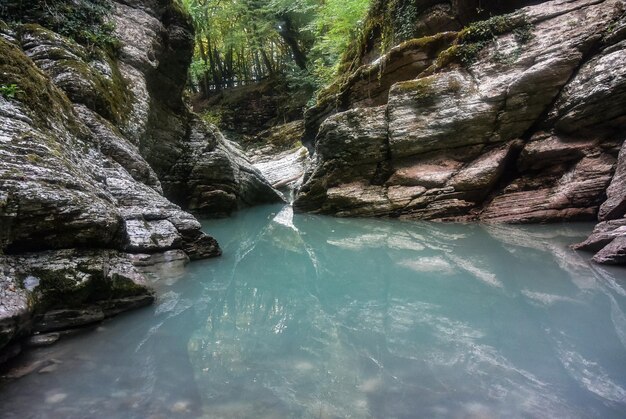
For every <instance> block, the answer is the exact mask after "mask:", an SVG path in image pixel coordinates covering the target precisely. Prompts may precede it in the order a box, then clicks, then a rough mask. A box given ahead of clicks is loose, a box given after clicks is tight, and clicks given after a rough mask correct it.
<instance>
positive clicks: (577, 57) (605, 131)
mask: <svg viewBox="0 0 626 419" xmlns="http://www.w3.org/2000/svg"><path fill="white" fill-rule="evenodd" d="M534 3H537V2H534ZM625 10H626V5H625V2H624V1H623V0H574V1H566V0H555V1H546V2H541V3H540V4H537V5H531V6H527V7H525V8H522V9H519V10H518V11H515V12H513V13H511V14H508V15H502V16H495V17H492V18H491V19H489V20H488V21H483V22H476V23H473V24H471V25H470V26H468V27H467V28H465V29H462V30H461V31H459V32H452V33H449V32H446V33H440V34H436V35H434V36H431V37H426V38H420V39H415V40H411V41H408V42H405V43H404V44H401V45H399V46H398V47H396V48H394V49H392V50H391V51H389V52H388V53H387V54H386V55H384V56H383V57H381V58H379V59H378V60H377V61H375V62H374V63H372V64H365V65H364V66H361V67H360V68H359V69H357V70H356V71H355V72H354V73H353V74H352V75H350V76H349V77H348V79H347V80H348V82H347V83H345V84H343V85H342V86H341V89H340V90H339V92H338V93H337V95H336V98H337V100H338V103H342V105H341V106H339V107H338V108H337V109H330V108H328V107H326V108H323V109H322V107H320V106H319V105H318V107H317V108H314V109H312V110H310V111H309V112H308V113H307V118H308V120H307V127H308V128H310V127H315V126H316V124H317V123H318V122H319V121H320V120H321V121H323V122H322V123H321V126H320V128H319V130H318V132H317V134H316V137H315V141H314V147H315V151H316V156H317V157H316V159H317V160H316V163H315V164H314V165H313V167H311V168H310V170H309V172H308V174H307V176H306V178H305V183H304V185H303V186H302V188H301V190H300V192H299V194H298V196H297V199H296V201H295V204H294V205H295V208H296V209H297V210H300V211H311V212H318V213H326V214H334V215H339V216H392V217H401V218H411V219H434V220H482V221H486V222H508V223H530V222H551V221H574V220H594V219H596V217H597V216H598V214H600V215H599V217H600V220H601V221H603V222H604V223H603V224H601V225H600V226H599V227H598V232H597V234H596V235H595V236H596V237H595V239H594V238H592V239H591V241H590V242H588V243H585V244H584V245H583V247H582V248H585V249H590V250H595V251H598V250H600V249H604V250H603V251H602V252H601V253H599V254H598V255H597V256H596V259H595V260H597V261H599V262H605V263H623V262H625V261H626V258H625V255H626V252H625V251H624V246H623V245H622V243H621V240H622V239H619V240H616V239H615V237H616V236H621V234H623V232H622V231H621V230H622V229H621V227H622V226H624V225H625V224H624V223H622V221H621V220H622V219H623V217H624V215H625V212H626V205H624V203H623V200H624V195H625V193H626V190H625V189H624V187H623V182H624V181H623V173H622V172H623V170H624V168H623V167H622V166H623V164H622V163H623V162H622V160H623V159H624V158H626V155H624V153H621V154H620V153H619V151H620V147H621V146H622V143H623V142H624V139H625V138H624V132H625V130H624V128H625V127H626V106H625V105H626V60H624V57H625V56H626V12H625ZM398 62H400V63H404V64H402V66H399V65H397V63H398ZM408 66H411V68H412V70H411V72H406V70H403V71H404V72H405V74H406V75H410V77H409V78H407V79H405V80H402V81H399V80H396V79H394V78H393V74H392V73H395V74H396V75H398V74H399V72H398V71H396V70H394V71H392V72H391V73H390V70H389V69H395V68H397V67H402V68H405V69H406V68H407V67H408ZM362 74H379V76H378V79H377V80H373V78H371V79H370V80H373V81H370V82H369V83H365V82H363V80H364V78H363V77H361V75H362ZM413 74H415V76H413ZM401 78H404V76H402V77H401ZM353 79H357V80H360V82H358V83H354V82H352V81H351V80H353ZM377 89H378V91H379V93H377V94H376V95H374V96H373V97H374V98H376V100H370V99H368V100H363V99H361V98H363V97H367V95H368V93H369V92H370V90H377ZM324 100H327V99H324V98H322V101H324ZM320 105H323V103H321V104H320ZM320 109H322V110H320ZM342 110H343V112H339V113H336V112H337V111H342ZM333 113H334V114H333ZM328 115H331V116H328ZM316 121H317V122H316ZM618 155H619V156H618ZM618 161H619V163H618ZM616 168H617V174H616V175H615V176H614V173H615V171H616ZM609 185H610V186H609ZM607 188H608V192H607ZM607 195H608V200H606V197H607ZM603 202H604V203H603ZM610 220H619V221H610ZM618 238H619V237H618Z"/></svg>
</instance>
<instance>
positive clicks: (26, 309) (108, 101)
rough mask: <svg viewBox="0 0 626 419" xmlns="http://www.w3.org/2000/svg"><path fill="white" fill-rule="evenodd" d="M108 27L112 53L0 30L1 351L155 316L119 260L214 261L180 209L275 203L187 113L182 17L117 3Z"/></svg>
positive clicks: (163, 1)
mask: <svg viewBox="0 0 626 419" xmlns="http://www.w3.org/2000/svg"><path fill="white" fill-rule="evenodd" d="M10 6H11V5H10ZM11 7H13V6H11ZM77 7H78V6H77ZM109 18H110V19H111V21H112V22H113V23H114V24H115V33H114V36H115V38H116V40H117V41H119V50H118V51H109V50H107V49H105V48H99V47H96V46H93V45H90V46H85V45H80V44H79V43H77V42H75V41H74V40H72V39H69V38H67V37H64V36H61V35H59V34H58V33H55V32H53V31H51V30H49V29H46V28H44V27H42V26H40V25H38V24H37V23H34V22H30V23H12V24H10V25H6V24H4V23H2V25H0V83H2V84H3V85H4V84H6V85H15V86H16V92H15V94H13V95H0V156H1V157H0V254H2V256H1V257H0V274H1V277H0V293H1V295H0V296H1V298H0V350H1V349H2V348H3V347H6V345H8V344H9V343H10V342H12V341H15V340H16V339H20V338H22V337H25V336H26V335H28V334H29V333H30V332H31V331H33V330H41V331H47V330H57V329H64V328H67V327H78V326H80V325H84V324H86V323H91V322H95V321H98V320H101V319H102V318H104V317H108V316H110V315H114V314H117V313H119V312H122V311H125V310H129V309H133V308H137V307H141V306H143V305H146V304H149V303H151V302H152V300H153V296H152V293H151V292H150V291H149V289H148V287H147V286H146V283H145V277H144V274H143V273H142V272H141V271H140V270H139V269H138V267H136V266H135V265H134V264H133V263H132V261H131V257H130V256H129V254H137V255H143V256H138V258H136V260H137V261H138V265H142V264H143V265H147V264H151V263H159V262H162V261H165V260H166V259H168V258H171V257H172V256H171V255H173V254H175V255H176V258H177V259H178V260H184V261H187V260H190V259H201V258H208V257H214V256H219V255H220V254H221V250H220V248H219V245H218V243H217V242H216V241H215V239H213V238H212V237H210V236H208V235H206V234H204V233H203V232H202V230H201V225H200V223H199V222H198V221H197V220H196V218H195V217H194V216H193V215H191V214H190V213H188V212H186V211H185V209H187V210H188V209H192V210H196V211H198V212H203V213H204V214H206V215H226V214H229V213H230V212H231V211H233V210H235V209H238V208H240V207H243V206H247V205H254V204H257V203H264V202H279V201H280V200H281V197H280V195H279V194H278V192H276V191H275V190H274V189H273V188H272V187H271V186H270V185H269V183H268V182H267V181H266V180H265V179H264V178H263V177H262V175H261V174H260V173H259V172H258V171H257V170H256V169H254V168H253V167H252V165H251V164H250V162H249V161H248V160H247V159H246V158H245V157H244V156H243V155H242V154H241V153H240V152H239V151H238V150H236V149H235V148H234V147H230V146H229V145H228V142H227V141H226V140H225V139H224V138H223V136H221V134H220V133H219V132H218V131H217V130H216V129H215V128H214V127H212V126H208V125H205V124H204V123H202V122H200V121H199V120H198V119H197V118H196V117H195V116H194V115H193V114H192V113H191V112H190V111H189V109H188V108H187V106H186V105H185V103H184V102H183V99H182V92H183V89H184V86H185V82H186V78H187V69H188V66H189V63H190V60H191V55H192V48H193V36H192V28H191V24H190V22H189V20H188V17H187V16H185V15H184V14H183V13H182V12H181V11H180V10H179V9H178V7H177V6H176V5H175V4H174V3H173V2H171V1H169V0H159V1H155V2H149V3H145V2H135V1H124V2H113V8H112V9H111V13H110V16H109ZM16 20H18V19H16ZM181 185H184V188H183V187H181ZM181 192H182V193H181ZM183 208H184V209H183ZM33 252H38V253H33ZM164 252H165V253H166V254H168V255H170V256H157V255H161V254H163V253H164ZM153 255H154V256H153ZM59 310H60V311H59ZM67 310H73V311H71V312H68V311H67ZM72 313H73V314H72ZM81 313H82V314H81ZM11 350H12V351H13V352H15V351H14V350H13V349H11Z"/></svg>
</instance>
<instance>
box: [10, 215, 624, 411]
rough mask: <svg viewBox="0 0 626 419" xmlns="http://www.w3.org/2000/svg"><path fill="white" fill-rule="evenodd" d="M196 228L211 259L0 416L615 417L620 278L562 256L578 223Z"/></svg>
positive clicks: (66, 357) (290, 220) (581, 258)
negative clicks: (206, 237)
mask: <svg viewBox="0 0 626 419" xmlns="http://www.w3.org/2000/svg"><path fill="white" fill-rule="evenodd" d="M205 227H206V228H207V230H208V231H211V232H212V233H213V234H214V235H215V236H216V237H217V238H218V239H219V240H220V243H221V244H222V247H223V249H224V251H225V252H224V256H223V257H222V258H220V259H217V260H212V261H205V262H197V263H193V264H190V265H189V266H188V267H187V269H186V271H185V274H184V276H183V278H181V279H180V280H179V281H177V282H172V283H168V282H167V281H165V285H164V286H163V287H162V289H160V290H159V293H160V297H159V301H158V304H157V305H156V306H155V307H154V308H153V309H149V310H146V311H143V312H140V313H135V314H133V315H130V316H126V317H125V318H123V319H120V320H119V321H118V320H116V321H114V322H112V323H110V324H109V325H106V330H104V331H102V332H101V333H98V334H96V335H88V336H85V337H81V338H79V339H77V340H74V341H72V342H68V343H62V344H61V345H60V346H57V347H56V348H57V349H55V350H60V349H63V350H64V351H66V352H65V353H61V354H57V355H54V358H55V359H58V360H59V361H60V362H61V363H60V364H59V368H58V369H56V370H54V371H53V372H50V373H46V374H32V375H29V376H27V377H25V378H24V379H22V380H20V381H17V382H14V383H12V384H11V386H10V387H9V388H6V389H5V390H4V391H3V393H2V394H1V396H3V397H0V399H2V400H3V401H2V402H0V408H1V409H3V410H2V411H3V413H5V415H6V412H9V416H8V417H24V416H28V415H31V414H33V413H35V414H36V413H41V412H44V411H45V412H50V411H53V412H57V413H58V412H60V413H58V414H61V413H62V414H63V415H64V417H80V415H79V414H78V413H76V412H83V411H94V410H93V409H96V408H97V411H98V412H106V416H107V417H129V416H130V417H150V416H151V415H152V417H209V418H283V417H285V418H292V417H294V418H295V417H297V418H320V417H321V418H349V417H354V418H366V417H375V418H388V417H395V418H413V417H444V418H448V417H452V418H455V417H546V416H548V417H602V418H611V417H621V416H623V412H624V411H625V409H626V391H625V390H624V389H625V388H626V314H625V308H626V289H625V288H626V285H625V284H626V272H625V271H624V270H620V269H607V268H598V267H596V266H592V265H590V264H589V263H588V261H587V255H584V254H579V253H576V252H574V251H572V250H570V249H569V248H568V245H569V244H571V243H573V242H576V241H577V240H579V239H580V238H581V237H583V236H584V235H585V234H587V233H588V232H589V230H590V228H591V226H587V225H569V226H534V227H517V226H516V227H511V226H481V225H441V224H430V223H411V222H399V221H386V220H346V219H333V218H326V217H319V216H312V215H296V216H294V215H293V213H292V212H291V209H290V208H289V207H285V208H280V207H264V208H257V209H254V210H249V211H245V212H242V213H240V214H239V215H238V216H237V217H235V218H233V219H231V220H228V221H224V220H220V221H210V222H207V223H206V225H205ZM170 272H172V271H171V269H170ZM175 272H176V273H175V275H174V276H176V275H179V271H177V270H176V271H175ZM100 339H104V340H105V342H104V343H103V342H102V341H100V342H99V340H100ZM64 345H65V346H64ZM77 355H80V356H81V357H86V359H87V360H85V361H82V362H79V361H72V359H74V358H76V357H77ZM73 357H74V358H73ZM46 365H48V364H46ZM89 365H91V366H90V367H89ZM68 367H71V368H68ZM68 370H69V371H68ZM73 380H75V381H73ZM94 382H97V383H98V384H97V385H95V384H93V383H94ZM74 383H81V384H74ZM5 400H6V402H5ZM33 400H37V401H38V402H41V403H43V404H42V405H45V406H46V407H45V408H46V409H48V410H44V408H40V407H37V406H35V405H34V404H33V403H32V401H33ZM72 409H74V410H72ZM89 409H92V410H89ZM129 412H130V413H129ZM11 415H13V416H11ZM41 415H42V416H44V417H46V414H41Z"/></svg>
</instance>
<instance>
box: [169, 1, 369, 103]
mask: <svg viewBox="0 0 626 419" xmlns="http://www.w3.org/2000/svg"><path fill="white" fill-rule="evenodd" d="M180 1H181V3H182V5H183V6H184V8H185V9H186V10H187V11H188V12H189V14H190V15H191V16H192V18H193V22H194V26H195V29H196V51H195V56H194V60H193V63H192V66H191V69H190V74H191V78H192V82H193V86H194V88H195V89H196V90H197V91H200V92H201V93H203V95H204V96H208V95H209V94H210V93H211V92H212V91H216V90H221V89H224V88H230V87H236V86H240V85H244V84H248V83H251V82H257V81H260V80H263V79H265V78H269V77H273V78H275V77H280V78H283V79H284V80H285V81H286V82H287V85H288V87H289V89H291V90H292V91H297V92H302V91H304V92H308V93H307V95H308V96H311V95H312V93H313V92H314V91H315V90H317V89H318V88H319V87H320V86H322V85H324V84H327V83H328V82H330V81H331V80H332V78H333V77H334V76H335V74H336V73H337V69H338V65H337V63H338V61H339V59H340V57H341V54H342V53H343V51H344V50H345V48H346V45H347V44H348V43H349V42H350V41H351V40H352V39H353V38H355V37H357V36H358V34H359V31H360V27H361V26H362V23H363V17H364V16H365V13H366V11H367V9H368V7H369V0H343V1H342V0H180Z"/></svg>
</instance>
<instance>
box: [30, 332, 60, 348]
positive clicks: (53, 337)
mask: <svg viewBox="0 0 626 419" xmlns="http://www.w3.org/2000/svg"><path fill="white" fill-rule="evenodd" d="M59 339H61V335H60V334H59V333H56V332H52V333H44V334H37V335H33V336H31V337H30V338H28V340H27V341H26V344H27V345H28V346H30V347H33V348H40V347H45V346H50V345H54V344H55V343H57V342H58V341H59Z"/></svg>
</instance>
